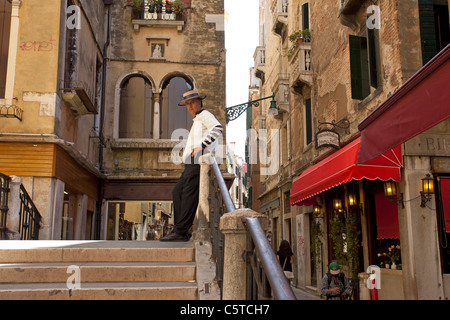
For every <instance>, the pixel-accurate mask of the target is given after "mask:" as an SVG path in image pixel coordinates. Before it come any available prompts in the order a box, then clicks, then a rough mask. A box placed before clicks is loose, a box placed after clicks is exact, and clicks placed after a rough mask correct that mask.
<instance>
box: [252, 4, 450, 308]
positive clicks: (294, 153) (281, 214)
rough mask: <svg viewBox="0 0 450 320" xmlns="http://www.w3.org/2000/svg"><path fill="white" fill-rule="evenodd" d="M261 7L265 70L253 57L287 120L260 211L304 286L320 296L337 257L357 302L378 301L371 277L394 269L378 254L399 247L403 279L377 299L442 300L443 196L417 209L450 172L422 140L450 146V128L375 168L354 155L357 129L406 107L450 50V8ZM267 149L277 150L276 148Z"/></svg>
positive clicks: (281, 119) (279, 124)
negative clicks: (416, 85)
mask: <svg viewBox="0 0 450 320" xmlns="http://www.w3.org/2000/svg"><path fill="white" fill-rule="evenodd" d="M261 8H262V12H264V14H263V15H262V17H263V19H262V23H261V24H262V25H263V30H265V32H264V41H262V42H260V44H261V48H260V49H259V50H260V51H263V52H264V56H265V61H264V64H263V65H261V64H260V63H261V60H258V59H256V58H255V74H256V76H257V77H258V78H259V79H260V95H261V96H269V95H271V94H275V96H276V100H277V104H278V107H279V111H280V114H279V115H278V116H276V117H271V116H267V117H266V128H267V130H270V129H275V130H276V131H277V132H278V136H277V137H275V141H276V142H277V143H279V146H280V147H279V169H278V171H277V172H276V174H267V175H265V176H264V175H263V174H261V195H260V200H261V207H260V208H261V209H260V210H261V212H263V213H266V214H268V215H269V218H270V220H271V222H272V224H271V228H272V232H273V234H274V238H275V239H274V245H275V246H276V247H275V249H278V247H277V246H278V245H279V243H280V241H281V240H283V239H286V240H289V242H290V243H291V245H292V247H293V251H294V254H295V263H294V265H295V266H294V269H295V270H294V273H295V282H296V285H297V286H299V287H302V288H307V289H310V290H312V291H314V292H316V293H317V294H320V287H321V279H322V277H323V275H324V273H326V272H327V269H328V264H329V263H330V262H331V261H333V260H338V261H339V262H340V263H341V264H343V265H344V270H345V271H346V273H347V274H348V275H349V276H351V277H353V278H355V279H357V280H358V281H357V283H359V285H358V284H357V285H356V295H357V296H358V298H361V299H367V298H369V299H370V294H369V290H368V289H367V287H366V280H367V277H368V274H367V273H366V270H367V268H368V267H369V266H371V265H376V266H379V265H382V262H386V264H388V263H390V262H391V261H389V259H386V260H385V261H383V259H381V258H380V257H378V254H379V253H380V254H381V257H383V255H382V253H383V252H389V250H388V248H390V247H392V246H394V248H395V249H397V248H401V249H400V250H401V255H400V257H399V258H397V259H396V263H397V264H399V263H400V264H401V270H392V269H385V268H383V269H381V289H380V291H379V298H380V299H393V298H395V299H445V297H448V296H449V293H448V292H449V291H448V290H449V287H450V284H449V283H448V272H449V271H448V266H447V264H448V262H447V261H448V251H447V249H446V248H445V246H443V245H442V239H446V237H447V235H448V233H447V232H446V231H445V228H443V227H444V225H443V222H442V221H440V220H442V219H443V218H442V217H443V216H444V212H443V209H442V208H440V207H439V206H440V204H441V203H443V202H444V201H445V200H444V198H445V195H442V194H439V193H436V194H435V196H433V198H432V201H431V202H427V205H424V206H420V204H421V201H420V199H421V195H420V191H421V186H420V184H421V180H422V179H423V178H425V177H426V175H427V174H430V175H431V176H432V177H433V179H434V182H435V185H439V183H440V181H441V180H443V177H444V178H445V177H446V175H448V173H449V168H448V166H446V165H438V163H439V164H443V163H447V162H446V161H448V160H446V159H448V157H449V156H450V154H449V153H448V150H444V149H445V148H440V147H439V148H435V149H434V151H430V150H425V149H426V148H427V147H426V143H424V141H428V142H429V143H431V144H432V145H436V143H439V142H438V141H437V140H436V141H434V139H438V140H439V139H440V140H439V141H443V140H442V139H444V140H445V137H446V136H448V134H449V128H448V120H447V121H443V122H441V123H440V124H439V125H437V126H436V127H434V128H431V129H429V130H428V131H426V132H425V133H422V135H419V136H418V137H417V138H414V139H411V140H409V141H408V142H407V143H405V144H402V146H401V147H396V148H395V149H392V150H390V151H388V152H387V153H385V154H384V155H383V156H380V158H376V159H373V160H372V162H367V163H362V164H360V163H357V154H358V148H359V145H360V143H361V144H362V143H364V142H363V141H364V140H363V139H361V138H360V135H361V133H360V131H359V129H358V124H359V123H361V122H362V121H363V120H364V119H365V118H366V117H367V116H368V115H369V114H371V113H372V112H373V111H374V110H376V109H377V108H378V107H379V106H380V105H381V104H383V103H385V102H386V101H388V100H389V98H390V97H391V96H392V97H393V98H394V99H397V98H395V93H396V91H397V90H398V89H399V88H400V87H401V86H402V85H403V84H404V83H405V82H406V81H407V80H408V79H410V78H411V77H412V76H413V75H414V74H415V73H416V72H417V71H418V70H419V69H421V68H422V67H423V66H424V65H425V64H426V63H427V62H428V61H430V59H432V58H433V57H434V56H435V55H436V54H437V53H438V52H440V51H441V50H442V49H444V48H445V47H446V45H447V44H448V42H449V38H448V35H449V24H448V15H449V9H448V3H447V1H418V0H412V1H388V2H386V1H375V2H373V1H352V0H349V1H334V2H332V3H326V4H324V3H321V2H320V3H319V2H310V1H282V0H278V1H277V0H275V1H261ZM305 29H307V30H305ZM302 31H303V32H302ZM394 101H395V100H394ZM392 103H393V102H392ZM266 107H267V106H266ZM436 107H437V108H446V106H445V105H438V106H436ZM266 110H267V108H266ZM399 123H401V122H400V121H399ZM427 139H428V140H427ZM429 139H432V140H433V141H432V140H429ZM268 144H269V150H272V152H273V151H276V149H274V148H273V145H274V140H271V141H270V140H269V143H268ZM332 144H334V147H331V145H332ZM428 147H429V146H428ZM438 149H439V150H438ZM350 153H353V154H354V158H353V156H350ZM273 156H274V154H273V153H272V157H273ZM386 160H387V161H388V163H386ZM361 165H363V166H364V169H361V168H362V167H361ZM380 168H383V169H380ZM327 170H328V171H327ZM343 173H346V174H347V175H346V176H345V177H344V176H343ZM385 181H388V182H394V181H395V184H396V186H397V198H394V197H386V196H385V194H384V191H383V189H384V186H385ZM253 183H254V181H253ZM339 203H340V207H335V206H334V204H338V205H339ZM291 205H292V206H291ZM315 210H316V215H315V214H314V211H315ZM424 257H427V258H426V259H424ZM394 259H395V258H394ZM425 261H426V262H425ZM379 280H380V279H379V278H378V281H379Z"/></svg>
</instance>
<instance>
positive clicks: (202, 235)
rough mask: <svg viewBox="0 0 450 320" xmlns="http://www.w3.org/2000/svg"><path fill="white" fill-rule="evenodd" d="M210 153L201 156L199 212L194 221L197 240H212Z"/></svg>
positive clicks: (195, 238)
mask: <svg viewBox="0 0 450 320" xmlns="http://www.w3.org/2000/svg"><path fill="white" fill-rule="evenodd" d="M209 157H210V155H209V154H208V155H204V156H201V157H200V159H199V162H200V183H199V199H198V207H197V212H196V214H195V221H194V240H195V241H210V229H209V212H210V210H209V184H210V170H211V166H210V164H209Z"/></svg>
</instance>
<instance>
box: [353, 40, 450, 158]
mask: <svg viewBox="0 0 450 320" xmlns="http://www.w3.org/2000/svg"><path fill="white" fill-rule="evenodd" d="M449 117H450V45H448V46H447V47H446V48H445V49H443V50H442V51H441V52H440V53H438V54H437V55H436V56H435V57H434V58H433V59H432V60H430V61H429V62H428V63H427V64H426V65H425V66H423V67H422V68H421V69H420V70H419V71H418V72H417V73H416V74H415V75H413V76H412V77H411V78H410V79H409V80H408V81H406V82H405V83H404V84H403V85H402V86H401V87H400V88H399V89H398V90H397V91H396V92H395V93H394V94H393V95H392V96H391V97H389V98H388V99H387V100H386V101H384V102H383V103H382V104H381V105H380V106H379V107H378V108H377V109H375V111H373V112H372V113H371V114H370V115H369V116H368V117H367V118H366V119H364V120H363V121H362V122H361V123H360V124H359V126H358V128H359V130H360V131H361V132H362V133H361V141H362V144H361V148H360V150H359V155H358V163H364V162H366V161H368V160H370V159H374V158H375V157H377V156H379V155H380V154H383V153H384V152H386V151H387V150H391V149H393V148H394V147H396V146H399V145H401V144H402V143H404V142H406V141H407V140H409V139H411V138H413V137H415V136H416V135H418V134H420V133H422V132H424V131H425V130H427V129H430V128H432V127H433V126H435V125H437V124H439V123H440V122H442V121H444V120H445V119H447V118H449Z"/></svg>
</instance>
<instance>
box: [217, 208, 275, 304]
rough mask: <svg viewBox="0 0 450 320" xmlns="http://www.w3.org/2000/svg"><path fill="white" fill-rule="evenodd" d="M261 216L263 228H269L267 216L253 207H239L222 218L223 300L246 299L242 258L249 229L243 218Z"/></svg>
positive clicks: (244, 269)
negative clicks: (223, 239)
mask: <svg viewBox="0 0 450 320" xmlns="http://www.w3.org/2000/svg"><path fill="white" fill-rule="evenodd" d="M246 217H252V218H259V219H260V221H261V222H262V223H261V224H262V226H263V229H266V228H267V217H266V216H265V215H263V214H260V213H257V212H255V211H253V210H251V209H237V210H234V211H232V212H229V213H226V214H224V215H223V216H222V218H220V230H221V231H222V233H223V234H224V236H225V250H224V251H225V252H224V263H223V264H224V266H223V292H222V298H223V300H245V299H246V292H245V290H246V282H247V281H246V262H245V261H244V259H243V258H242V256H243V253H244V251H246V248H247V230H246V229H245V226H244V224H243V223H242V219H243V218H246Z"/></svg>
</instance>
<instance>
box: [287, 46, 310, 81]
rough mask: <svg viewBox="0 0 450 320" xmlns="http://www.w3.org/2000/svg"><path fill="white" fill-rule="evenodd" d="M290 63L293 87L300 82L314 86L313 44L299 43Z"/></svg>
mask: <svg viewBox="0 0 450 320" xmlns="http://www.w3.org/2000/svg"><path fill="white" fill-rule="evenodd" d="M289 63H290V66H291V73H290V84H291V85H293V84H294V83H297V82H298V81H300V82H303V83H304V84H307V85H311V84H312V69H311V42H302V43H298V44H297V46H296V48H295V50H294V51H293V53H292V55H291V56H290V59H289Z"/></svg>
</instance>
